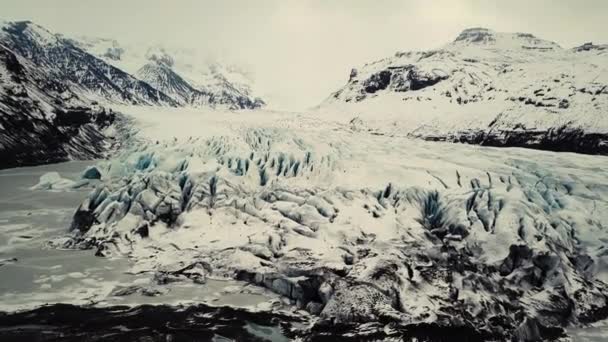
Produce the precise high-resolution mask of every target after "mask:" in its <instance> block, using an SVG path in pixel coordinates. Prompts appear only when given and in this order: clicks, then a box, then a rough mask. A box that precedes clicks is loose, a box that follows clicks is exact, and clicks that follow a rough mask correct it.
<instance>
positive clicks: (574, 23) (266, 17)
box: [0, 0, 608, 110]
mask: <svg viewBox="0 0 608 342" xmlns="http://www.w3.org/2000/svg"><path fill="white" fill-rule="evenodd" d="M0 18H1V19H4V20H32V21H34V22H36V23H38V24H40V25H42V26H45V27H47V28H48V29H50V30H52V31H55V32H58V33H63V34H66V35H72V36H81V35H85V36H93V37H107V38H114V39H117V40H118V41H119V42H124V43H126V44H128V43H140V44H141V43H150V44H163V45H167V46H171V47H187V48H189V49H194V50H197V51H199V52H201V53H202V54H205V55H207V56H213V57H214V58H217V59H220V60H225V61H227V62H229V63H236V64H238V65H241V66H242V67H244V68H245V69H247V70H249V71H251V72H252V73H253V75H254V78H255V82H256V87H257V88H258V89H259V90H260V91H261V94H262V95H263V97H264V98H265V99H266V100H267V102H269V104H270V105H271V107H275V108H277V109H289V110H301V109H304V108H307V107H311V106H315V105H317V104H319V103H320V102H321V101H323V100H324V99H325V98H326V97H327V96H329V94H330V93H332V92H333V91H335V90H337V89H339V88H340V87H341V86H342V85H344V84H345V83H346V81H347V80H348V75H349V73H350V70H351V68H353V67H357V66H360V65H363V64H365V63H366V62H371V61H374V60H377V59H381V58H384V57H387V56H391V55H393V54H394V53H395V52H396V51H406V50H424V49H432V48H436V47H439V46H441V45H443V44H446V43H448V42H450V41H452V40H453V39H454V38H455V37H456V36H457V35H458V33H459V32H461V31H462V30H463V29H465V28H469V27H486V28H490V29H493V30H496V31H501V32H528V33H533V34H535V35H536V36H538V37H541V38H544V39H549V40H553V41H555V42H557V43H559V44H560V45H562V46H564V47H572V46H576V45H580V44H582V43H584V42H589V41H592V42H595V43H608V34H607V32H608V20H607V19H606V18H608V1H607V0H578V1H575V0H526V1H524V0H509V1H499V0H433V1H430V0H400V1H399V0H334V1H330V0H325V1H322V0H311V1H305V0H299V1H297V0H217V1H211V0H172V1H169V0H104V1H99V0H0Z"/></svg>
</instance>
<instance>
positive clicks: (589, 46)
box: [572, 42, 608, 52]
mask: <svg viewBox="0 0 608 342" xmlns="http://www.w3.org/2000/svg"><path fill="white" fill-rule="evenodd" d="M572 50H573V51H574V52H585V51H604V50H608V44H602V45H597V44H593V43H592V42H589V43H585V44H583V45H581V46H577V47H574V48H572Z"/></svg>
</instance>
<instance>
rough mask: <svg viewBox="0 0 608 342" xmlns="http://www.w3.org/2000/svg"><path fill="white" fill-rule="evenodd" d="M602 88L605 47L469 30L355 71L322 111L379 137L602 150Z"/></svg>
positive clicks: (605, 118)
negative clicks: (442, 43)
mask: <svg viewBox="0 0 608 342" xmlns="http://www.w3.org/2000/svg"><path fill="white" fill-rule="evenodd" d="M607 85H608V50H607V49H606V47H605V46H601V45H593V44H590V43H588V44H585V45H583V46H581V47H577V48H574V49H563V48H562V47H560V46H559V45H557V44H556V43H553V42H550V41H546V40H542V39H539V38H537V37H535V36H533V35H531V34H525V33H513V34H511V33H498V32H493V31H491V30H487V29H481V28H475V29H468V30H465V31H463V32H462V33H461V34H460V35H459V36H458V37H457V38H456V40H455V41H453V42H452V43H450V44H447V45H446V46H444V47H442V48H440V49H437V50H432V51H422V52H400V53H397V54H395V55H394V56H392V57H389V58H385V59H382V60H380V61H376V62H373V63H369V64H366V65H365V66H364V67H362V68H360V69H353V70H352V72H351V75H350V78H349V81H348V83H347V84H346V85H345V86H344V87H343V88H342V89H340V90H338V91H337V92H335V93H334V94H332V96H330V97H329V98H328V99H327V100H326V101H325V102H324V103H323V104H321V106H320V108H319V111H320V113H324V114H325V115H330V113H336V112H337V113H340V112H341V113H343V115H345V117H344V119H353V118H355V117H358V120H356V121H361V123H362V124H363V125H364V126H366V127H367V129H371V130H373V131H377V133H381V134H400V135H409V136H413V137H419V138H423V139H429V140H446V141H460V142H468V143H475V144H485V145H495V146H522V147H535V148H541V149H549V150H565V151H574V152H583V153H602V154H606V153H608V134H607V133H608V115H606V112H607V109H608V87H607ZM387 123H390V124H389V125H387Z"/></svg>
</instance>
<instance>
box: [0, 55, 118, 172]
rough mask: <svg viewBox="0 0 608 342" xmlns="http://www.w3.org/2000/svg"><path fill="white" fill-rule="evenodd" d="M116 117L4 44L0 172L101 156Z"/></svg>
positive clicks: (0, 75)
mask: <svg viewBox="0 0 608 342" xmlns="http://www.w3.org/2000/svg"><path fill="white" fill-rule="evenodd" d="M114 119H115V118H114V114H113V113H111V112H108V111H106V110H105V109H103V108H101V107H99V106H91V105H90V103H88V101H86V100H83V99H81V98H80V97H79V96H78V95H77V94H75V93H74V92H72V90H71V89H70V87H69V86H68V85H66V84H65V83H63V82H60V81H56V80H54V79H53V78H49V77H48V75H46V74H45V73H44V72H40V71H39V68H38V67H37V66H35V65H34V64H32V63H30V62H29V61H27V60H25V59H23V58H22V57H20V56H18V55H17V54H15V53H14V52H13V51H11V50H9V49H8V48H6V47H5V46H3V45H0V168H6V167H16V166H23V165H37V164H44V163H51V162H58V161H64V160H68V159H72V158H82V159H84V158H88V159H91V158H97V157H100V156H101V154H102V153H103V151H104V150H105V149H106V146H107V140H106V138H107V137H106V135H105V134H104V131H103V129H104V128H106V127H107V126H109V125H110V124H111V123H112V122H113V121H114Z"/></svg>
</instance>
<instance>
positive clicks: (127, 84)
mask: <svg viewBox="0 0 608 342" xmlns="http://www.w3.org/2000/svg"><path fill="white" fill-rule="evenodd" d="M0 43H1V44H2V45H4V46H5V47H6V48H8V49H10V50H11V51H13V52H14V53H16V54H19V55H20V56H21V57H23V58H25V59H27V60H28V61H29V62H31V63H32V64H34V65H36V67H37V69H38V70H40V71H43V72H45V73H46V74H47V76H48V77H49V78H53V79H56V80H61V82H63V83H65V84H66V86H67V87H69V88H70V89H71V90H72V91H73V92H75V93H79V94H81V95H82V96H84V97H87V98H90V99H95V100H98V101H104V102H110V103H124V104H134V105H176V103H175V101H174V100H173V99H171V98H170V97H168V96H167V95H165V94H164V93H162V92H159V91H158V90H157V89H154V88H153V87H152V86H150V85H149V84H147V83H145V82H143V81H141V80H138V79H137V78H135V77H134V76H132V75H130V74H129V73H127V72H125V71H123V70H120V69H118V68H116V67H114V66H112V65H110V64H108V63H105V62H104V61H103V60H101V59H99V58H96V57H95V56H93V55H91V54H89V53H87V52H86V51H84V50H82V49H81V48H79V47H78V46H76V45H74V44H72V42H71V41H69V40H66V39H64V38H62V37H61V36H59V35H56V34H54V33H51V32H50V31H48V30H47V29H45V28H44V27H42V26H39V25H37V24H34V23H32V22H28V21H22V22H9V23H7V24H5V25H3V27H2V30H1V33H0Z"/></svg>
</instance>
